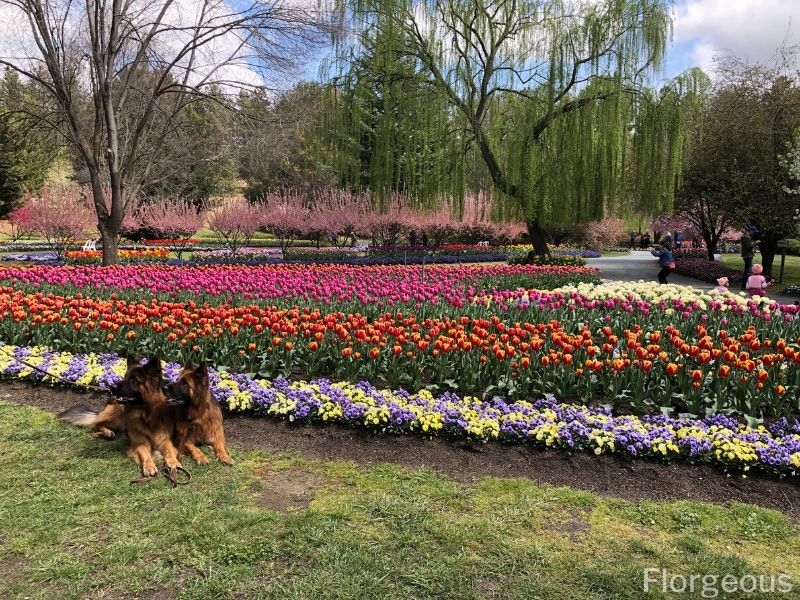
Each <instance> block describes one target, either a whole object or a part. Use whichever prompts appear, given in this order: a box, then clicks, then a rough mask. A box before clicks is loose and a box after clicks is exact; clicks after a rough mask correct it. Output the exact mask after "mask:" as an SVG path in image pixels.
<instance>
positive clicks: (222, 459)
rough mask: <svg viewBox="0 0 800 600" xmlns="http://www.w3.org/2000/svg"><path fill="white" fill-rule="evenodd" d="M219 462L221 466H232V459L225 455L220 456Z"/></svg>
mask: <svg viewBox="0 0 800 600" xmlns="http://www.w3.org/2000/svg"><path fill="white" fill-rule="evenodd" d="M219 462H221V463H222V464H223V465H228V466H229V467H232V466H233V459H232V458H231V457H230V456H228V455H227V454H226V455H224V456H220V457H219Z"/></svg>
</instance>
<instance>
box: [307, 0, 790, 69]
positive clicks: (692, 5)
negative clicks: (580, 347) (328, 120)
mask: <svg viewBox="0 0 800 600" xmlns="http://www.w3.org/2000/svg"><path fill="white" fill-rule="evenodd" d="M784 41H785V42H786V44H787V45H789V46H791V45H800V0H676V2H675V9H674V31H673V43H672V45H671V47H670V49H669V52H668V55H667V64H666V72H665V73H664V74H663V75H664V77H665V78H672V77H674V76H676V75H678V74H680V73H682V72H683V71H685V70H686V69H689V68H691V67H694V66H699V67H701V68H703V69H704V70H706V71H707V72H709V71H711V70H712V67H713V59H714V57H715V56H722V55H726V54H729V55H735V56H738V57H742V58H748V59H749V60H751V61H761V62H767V63H769V62H770V60H771V58H772V57H773V56H774V54H775V51H776V50H777V49H778V48H779V47H781V46H782V45H783V44H784ZM317 65H318V62H317V61H311V62H310V63H308V64H307V65H306V68H305V69H304V71H305V73H304V74H303V75H302V77H306V78H311V79H314V78H315V77H316V75H317ZM798 67H800V65H798ZM709 74H711V73H709Z"/></svg>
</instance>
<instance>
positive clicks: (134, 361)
mask: <svg viewBox="0 0 800 600" xmlns="http://www.w3.org/2000/svg"><path fill="white" fill-rule="evenodd" d="M125 362H126V363H127V366H128V368H129V369H130V368H131V367H135V366H136V365H138V364H140V362H141V361H140V360H139V358H138V357H137V356H136V355H134V354H133V353H131V352H126V353H125Z"/></svg>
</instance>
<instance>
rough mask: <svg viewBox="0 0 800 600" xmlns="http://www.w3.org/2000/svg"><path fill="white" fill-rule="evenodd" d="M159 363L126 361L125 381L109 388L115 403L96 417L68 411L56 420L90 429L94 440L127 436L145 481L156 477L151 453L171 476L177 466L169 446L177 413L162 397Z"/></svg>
mask: <svg viewBox="0 0 800 600" xmlns="http://www.w3.org/2000/svg"><path fill="white" fill-rule="evenodd" d="M162 378H163V374H162V369H161V360H160V359H159V358H158V357H152V358H150V359H149V360H148V361H147V364H145V365H141V364H140V363H139V361H138V360H136V359H135V358H133V357H131V356H129V357H128V370H127V372H126V373H125V378H124V379H123V380H122V381H121V382H120V383H118V384H117V385H116V386H114V388H112V393H113V394H114V395H115V396H117V400H116V401H115V402H113V403H110V404H108V405H106V407H105V408H104V409H103V410H102V411H100V412H99V413H96V412H94V411H92V410H90V409H88V408H86V407H84V406H76V407H73V408H70V409H68V410H66V411H64V412H63V413H61V414H60V415H58V416H59V418H60V419H62V420H64V421H67V422H69V423H73V424H74V425H79V426H82V427H94V429H95V435H96V436H98V437H105V438H113V437H114V436H115V432H121V431H124V432H125V433H126V434H127V436H128V441H129V448H128V456H129V457H131V458H132V459H133V460H134V461H135V462H136V464H137V465H139V467H140V468H141V470H142V474H143V475H144V476H145V477H153V476H155V475H157V474H158V468H157V467H156V464H155V462H154V460H153V453H154V452H156V451H158V452H160V453H161V455H162V456H163V457H164V463H165V465H166V466H167V468H168V469H169V470H170V473H173V474H174V473H175V471H176V469H177V468H178V467H180V466H181V464H180V462H179V461H178V450H177V448H176V447H175V444H174V443H173V436H174V434H175V427H176V419H177V418H178V413H177V409H176V407H175V406H174V404H175V403H174V401H172V400H171V399H169V398H168V397H167V395H166V394H165V386H164V384H163V382H162Z"/></svg>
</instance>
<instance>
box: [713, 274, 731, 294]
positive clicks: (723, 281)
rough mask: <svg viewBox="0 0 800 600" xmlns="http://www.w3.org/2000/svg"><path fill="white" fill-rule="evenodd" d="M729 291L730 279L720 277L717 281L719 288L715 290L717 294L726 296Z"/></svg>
mask: <svg viewBox="0 0 800 600" xmlns="http://www.w3.org/2000/svg"><path fill="white" fill-rule="evenodd" d="M727 291H728V278H727V277H720V278H719V279H717V287H715V288H714V293H715V294H724V293H725V292H727Z"/></svg>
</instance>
